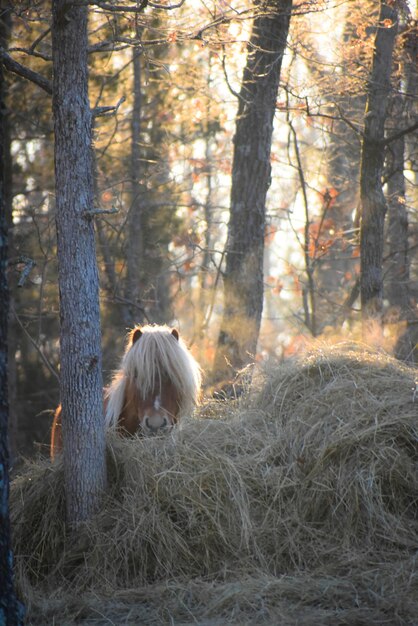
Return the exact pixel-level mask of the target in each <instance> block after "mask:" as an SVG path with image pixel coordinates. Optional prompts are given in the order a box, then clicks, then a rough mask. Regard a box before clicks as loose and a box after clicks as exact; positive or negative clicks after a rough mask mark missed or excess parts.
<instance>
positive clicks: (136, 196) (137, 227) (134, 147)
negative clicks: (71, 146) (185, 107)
mask: <svg viewBox="0 0 418 626" xmlns="http://www.w3.org/2000/svg"><path fill="white" fill-rule="evenodd" d="M138 36H140V32H139V29H138ZM141 52H142V49H141V48H140V47H135V48H133V54H132V66H133V78H134V85H133V88H134V89H133V99H134V101H133V108H132V121H131V163H130V170H131V176H130V178H131V206H130V208H129V214H128V219H127V243H126V293H125V300H126V301H127V302H128V303H129V304H128V305H127V306H126V311H125V319H126V322H127V323H128V325H130V326H134V325H135V324H137V323H140V322H143V321H144V313H143V308H142V305H141V297H142V293H141V291H142V290H141V274H142V269H143V248H144V244H143V229H142V210H141V196H142V194H141V184H140V175H141V148H140V145H141V144H140V142H141V110H142V92H141V89H142V86H141ZM124 308H125V307H124Z"/></svg>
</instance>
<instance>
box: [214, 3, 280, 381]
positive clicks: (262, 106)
mask: <svg viewBox="0 0 418 626" xmlns="http://www.w3.org/2000/svg"><path fill="white" fill-rule="evenodd" d="M256 6H257V8H258V9H259V15H258V16H256V17H255V20H254V24H253V30H252V34H251V39H250V43H249V47H248V54H247V62H246V67H245V69H244V74H243V80H242V87H241V92H240V97H239V106H238V113H237V121H236V131H235V137H234V158H233V165H232V189H231V207H230V221H229V225H228V240H227V249H226V266H225V273H224V313H223V319H222V324H221V330H220V334H219V339H218V347H217V354H216V356H215V365H214V370H215V371H214V377H215V378H217V379H222V378H224V377H225V376H226V377H228V376H230V375H231V374H233V373H234V372H235V371H237V370H239V369H241V368H242V367H243V366H245V365H246V364H247V363H248V362H249V361H251V360H253V359H254V354H255V351H256V347H257V340H258V334H259V330H260V323H261V315H262V310H263V293H264V289H263V252H264V236H265V207H266V195H267V190H268V188H269V186H270V182H271V180H270V173H271V166H270V152H271V141H272V132H273V118H274V113H275V109H276V99H277V92H278V87H279V80H280V70H281V64H282V59H283V54H284V50H285V47H286V40H287V34H288V30H289V23H290V14H291V9H292V0H283V1H282V2H277V1H274V0H267V1H265V2H261V1H260V2H257V3H256Z"/></svg>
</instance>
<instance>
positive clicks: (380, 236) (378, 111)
mask: <svg viewBox="0 0 418 626" xmlns="http://www.w3.org/2000/svg"><path fill="white" fill-rule="evenodd" d="M397 28H398V15H397V9H396V4H391V5H389V3H388V4H387V3H386V2H385V1H384V0H382V2H381V5H380V14H379V22H378V27H377V34H376V38H375V49H374V53H373V61H372V69H371V75H370V81H369V86H368V92H367V105H366V113H365V124H364V138H363V145H362V155H361V169H360V197H361V223H360V296H361V309H362V318H363V330H364V332H365V333H366V332H367V330H368V327H369V325H370V323H373V321H374V322H378V323H379V325H380V324H381V321H382V311H383V271H382V262H383V244H384V222H385V214H386V200H385V196H384V194H383V187H382V173H383V164H384V156H385V151H384V133H385V121H386V111H387V104H388V98H389V95H390V91H391V84H390V77H391V68H392V57H393V49H394V45H395V38H396V35H397Z"/></svg>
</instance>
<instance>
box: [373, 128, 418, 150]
mask: <svg viewBox="0 0 418 626" xmlns="http://www.w3.org/2000/svg"><path fill="white" fill-rule="evenodd" d="M417 128H418V122H415V124H412V126H408V128H404V129H403V130H400V131H399V133H395V134H394V135H390V136H389V137H386V139H385V140H384V141H383V142H382V144H383V145H384V146H387V145H388V144H389V143H392V141H396V140H397V139H400V138H401V137H403V136H404V135H409V133H413V132H414V130H417Z"/></svg>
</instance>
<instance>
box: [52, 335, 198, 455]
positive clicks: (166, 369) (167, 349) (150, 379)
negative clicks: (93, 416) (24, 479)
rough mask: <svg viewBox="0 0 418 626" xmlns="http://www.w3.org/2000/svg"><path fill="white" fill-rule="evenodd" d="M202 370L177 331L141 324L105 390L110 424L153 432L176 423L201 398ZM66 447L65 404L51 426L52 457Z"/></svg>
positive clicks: (126, 433) (131, 432)
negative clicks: (64, 442)
mask: <svg viewBox="0 0 418 626" xmlns="http://www.w3.org/2000/svg"><path fill="white" fill-rule="evenodd" d="M200 387H201V370H200V366H199V365H198V363H197V362H196V361H195V359H194V358H193V356H192V355H191V353H190V352H189V350H188V349H187V347H186V345H185V343H184V342H183V340H182V339H181V338H180V336H179V333H178V331H177V330H176V329H175V328H173V329H170V328H169V327H168V326H151V325H149V326H143V327H140V326H136V327H135V328H134V329H133V330H132V331H131V332H130V333H129V334H128V341H127V345H126V350H125V353H124V355H123V358H122V361H121V365H120V368H119V370H117V371H116V373H115V375H114V377H113V379H112V382H111V383H110V385H109V387H107V388H106V389H105V390H104V412H105V425H106V429H107V430H116V431H118V432H119V433H120V434H121V435H122V436H131V435H134V434H135V433H137V432H139V433H141V434H142V435H144V436H152V435H156V434H159V433H162V432H164V431H167V430H169V429H170V428H171V427H173V426H174V425H175V424H176V423H177V422H178V420H179V419H180V418H181V417H183V416H185V415H188V414H190V413H191V412H192V410H193V408H194V406H195V405H196V404H197V403H198V400H199V394H200ZM61 450H62V428H61V406H59V407H58V409H57V410H56V412H55V415H54V421H53V425H52V432H51V449H50V453H51V458H52V459H53V458H54V457H55V455H56V454H57V452H59V451H61Z"/></svg>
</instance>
